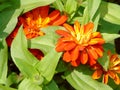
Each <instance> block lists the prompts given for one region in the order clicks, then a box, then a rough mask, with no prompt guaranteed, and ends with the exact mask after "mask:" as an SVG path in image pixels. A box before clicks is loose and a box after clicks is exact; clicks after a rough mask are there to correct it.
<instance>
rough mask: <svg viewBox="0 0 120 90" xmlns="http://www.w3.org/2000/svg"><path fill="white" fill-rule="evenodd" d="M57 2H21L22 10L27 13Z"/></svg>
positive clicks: (25, 0)
mask: <svg viewBox="0 0 120 90" xmlns="http://www.w3.org/2000/svg"><path fill="white" fill-rule="evenodd" d="M54 1H55V0H20V4H21V8H23V9H24V12H27V11H29V10H31V9H33V8H36V7H39V6H45V5H49V4H51V3H53V2H54Z"/></svg>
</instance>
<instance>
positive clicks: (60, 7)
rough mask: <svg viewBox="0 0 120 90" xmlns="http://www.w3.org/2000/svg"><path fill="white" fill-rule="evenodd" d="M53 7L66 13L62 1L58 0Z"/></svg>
mask: <svg viewBox="0 0 120 90" xmlns="http://www.w3.org/2000/svg"><path fill="white" fill-rule="evenodd" d="M53 6H54V7H55V8H56V9H58V10H60V11H61V12H62V11H65V8H64V5H63V3H62V1H61V0H56V1H55V2H54V3H53Z"/></svg>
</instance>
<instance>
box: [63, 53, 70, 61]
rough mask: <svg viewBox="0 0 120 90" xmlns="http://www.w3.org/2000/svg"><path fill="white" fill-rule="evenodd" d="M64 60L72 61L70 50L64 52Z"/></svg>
mask: <svg viewBox="0 0 120 90" xmlns="http://www.w3.org/2000/svg"><path fill="white" fill-rule="evenodd" d="M63 60H64V61H65V62H70V61H71V55H70V53H69V52H68V51H67V52H65V53H64V54H63Z"/></svg>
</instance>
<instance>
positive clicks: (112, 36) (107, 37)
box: [101, 33, 120, 43]
mask: <svg viewBox="0 0 120 90" xmlns="http://www.w3.org/2000/svg"><path fill="white" fill-rule="evenodd" d="M101 34H102V36H103V39H104V40H105V42H106V43H109V42H111V41H113V40H114V39H116V38H118V37H120V34H108V33H101Z"/></svg>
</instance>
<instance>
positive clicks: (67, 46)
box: [64, 42, 76, 51]
mask: <svg viewBox="0 0 120 90" xmlns="http://www.w3.org/2000/svg"><path fill="white" fill-rule="evenodd" d="M75 46H76V44H75V43H74V42H69V43H68V44H67V45H66V46H65V48H64V49H65V50H66V51H69V50H72V49H73V48H75Z"/></svg>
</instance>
